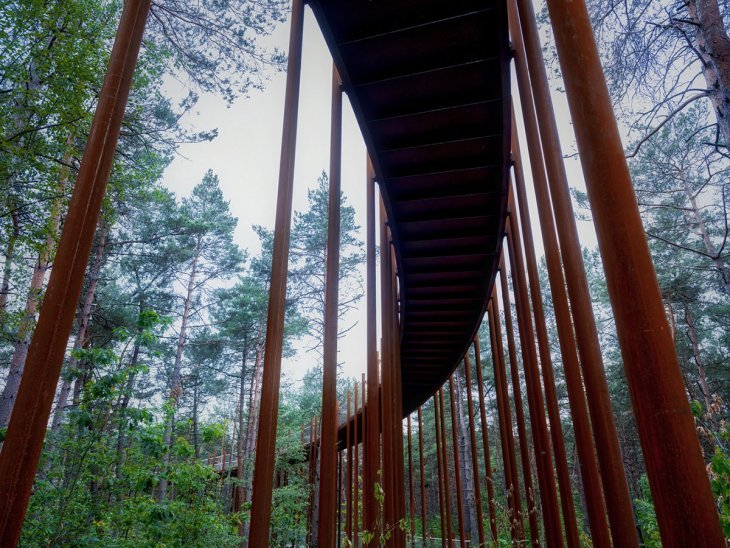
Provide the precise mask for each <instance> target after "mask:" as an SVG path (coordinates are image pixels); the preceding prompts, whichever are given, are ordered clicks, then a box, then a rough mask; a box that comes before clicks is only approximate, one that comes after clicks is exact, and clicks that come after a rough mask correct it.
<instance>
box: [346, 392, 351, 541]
mask: <svg viewBox="0 0 730 548" xmlns="http://www.w3.org/2000/svg"><path fill="white" fill-rule="evenodd" d="M351 405H352V393H351V392H350V390H349V389H348V390H347V419H346V421H347V422H346V423H345V445H346V446H347V449H346V451H347V471H346V472H345V536H346V537H347V538H348V539H350V540H352V429H351V428H350V420H351V419H352V414H351V408H350V406H351Z"/></svg>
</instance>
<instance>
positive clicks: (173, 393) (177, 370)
mask: <svg viewBox="0 0 730 548" xmlns="http://www.w3.org/2000/svg"><path fill="white" fill-rule="evenodd" d="M200 245H201V242H200V239H198V242H197V244H196V246H195V255H194V256H193V261H192V263H191V264H190V275H189V277H188V288H187V292H186V294H185V302H184V304H183V315H182V321H181V323H180V335H179V336H178V339H177V350H176V351H175V363H174V365H173V367H172V374H171V375H170V396H169V398H168V400H167V401H168V405H169V406H170V409H169V410H168V412H167V417H166V418H165V432H164V434H163V438H162V441H163V444H164V446H165V448H166V451H165V454H164V455H163V457H162V464H163V468H167V466H168V465H169V464H170V451H169V448H170V447H171V446H172V427H173V424H174V423H175V411H176V409H177V404H178V401H179V400H180V396H182V372H181V370H182V357H183V352H184V351H185V342H186V334H187V328H188V320H189V319H190V310H191V308H192V305H193V297H194V296H195V278H196V275H197V270H198V261H199V260H200ZM167 484H168V482H167V479H166V478H165V477H164V475H163V477H162V478H161V479H160V483H159V484H158V486H157V500H158V502H161V501H163V500H165V497H166V496H167Z"/></svg>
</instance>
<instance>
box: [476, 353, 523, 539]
mask: <svg viewBox="0 0 730 548" xmlns="http://www.w3.org/2000/svg"><path fill="white" fill-rule="evenodd" d="M464 377H465V379H466V381H465V382H466V400H467V406H468V409H469V441H470V442H471V464H472V468H473V474H474V504H475V505H476V512H477V529H478V531H477V532H478V534H479V546H483V545H484V544H485V543H486V537H485V535H484V518H483V514H482V488H481V485H480V484H479V456H478V455H477V434H476V429H475V428H474V421H475V416H474V396H473V394H472V393H471V386H472V385H471V363H470V362H469V351H468V350H467V352H466V355H465V356H464ZM515 405H516V404H515Z"/></svg>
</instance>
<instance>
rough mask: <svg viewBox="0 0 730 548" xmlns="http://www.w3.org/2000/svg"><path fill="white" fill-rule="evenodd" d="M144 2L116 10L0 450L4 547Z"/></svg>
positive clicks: (25, 491) (67, 321)
mask: <svg viewBox="0 0 730 548" xmlns="http://www.w3.org/2000/svg"><path fill="white" fill-rule="evenodd" d="M149 9H150V0H136V1H134V0H129V1H128V2H127V3H126V4H125V7H124V11H123V12H122V16H121V19H120V21H119V28H118V30H117V35H116V38H115V40H114V47H113V49H112V53H111V57H110V59H109V66H108V67H107V72H106V76H105V77H104V83H103V85H102V88H101V93H100V95H99V103H98V105H97V108H96V113H95V115H94V121H93V123H92V125H91V131H90V133H89V140H88V142H87V145H86V150H85V151H84V157H83V159H82V160H81V166H80V169H79V174H78V176H77V178H76V185H75V187H74V192H73V196H72V197H71V202H70V204H69V208H68V214H67V216H66V220H65V222H64V227H63V231H62V233H61V240H60V241H59V244H58V251H57V253H56V258H55V260H54V263H53V269H52V270H51V277H50V280H49V282H48V288H47V289H46V293H45V297H44V299H43V304H42V305H41V311H40V315H39V318H38V324H37V326H36V329H35V332H34V334H33V338H32V339H31V342H30V348H29V350H28V358H27V360H26V363H25V371H24V373H23V378H22V380H21V383H20V387H19V389H18V396H17V400H16V402H15V406H14V410H13V413H12V415H11V417H10V423H9V424H8V430H7V435H6V438H5V441H4V443H3V449H2V452H0V545H3V546H15V544H17V542H18V540H19V538H20V531H21V529H22V526H23V520H24V518H25V511H26V509H27V506H28V500H29V498H30V493H31V489H32V487H33V481H34V480H35V472H36V468H37V467H38V460H39V459H40V455H41V449H42V446H43V440H44V438H45V434H46V428H47V426H48V417H49V415H50V413H51V405H52V403H53V398H54V395H55V392H56V385H57V384H58V378H59V375H60V373H61V365H62V364H63V358H64V355H65V352H66V342H67V341H68V337H69V335H70V333H71V328H72V325H73V321H74V316H75V315H76V305H77V304H78V301H79V298H80V295H81V286H82V285H83V282H84V274H85V272H86V266H87V263H88V260H89V255H90V253H91V246H92V243H93V240H94V233H95V231H96V225H97V222H98V219H99V213H100V210H101V203H102V200H103V199H104V193H105V191H106V184H107V181H108V179H109V173H110V171H111V168H112V163H113V161H114V152H115V150H116V146H117V141H118V139H119V131H120V128H121V124H122V118H123V117H124V109H125V107H126V105H127V98H128V97H129V90H130V87H131V83H132V75H133V73H134V68H135V65H136V64H137V57H138V54H139V49H140V44H141V43H142V35H143V33H144V28H145V23H146V21H147V15H148V13H149Z"/></svg>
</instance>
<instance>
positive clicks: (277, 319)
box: [249, 0, 304, 546]
mask: <svg viewBox="0 0 730 548" xmlns="http://www.w3.org/2000/svg"><path fill="white" fill-rule="evenodd" d="M303 28H304V4H303V1H302V0H294V2H293V4H292V24H291V31H290V35H289V65H288V67H287V78H286V98H285V103H284V122H283V129H282V140H281V159H280V164H279V187H278V196H277V202H276V221H275V225H274V249H273V254H272V264H271V286H270V289H269V309H268V316H267V321H266V342H265V346H264V366H263V375H262V381H261V403H260V411H259V428H258V438H257V440H256V461H255V467H254V477H253V500H252V503H251V534H250V537H249V545H250V546H266V545H268V542H269V524H270V522H271V495H272V481H273V478H274V464H275V461H276V459H275V451H276V425H277V418H278V415H279V381H280V377H281V354H282V349H283V341H284V311H285V308H286V278H287V273H288V262H289V261H288V259H289V240H290V235H291V216H292V193H293V186H294V158H295V156H296V136H297V115H298V113H299V84H300V81H301V65H302V34H303Z"/></svg>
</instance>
